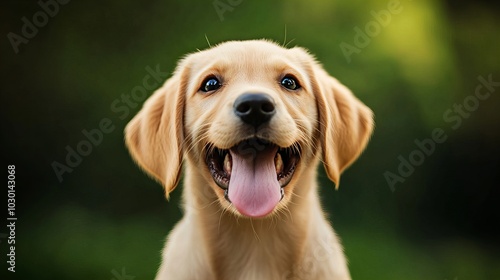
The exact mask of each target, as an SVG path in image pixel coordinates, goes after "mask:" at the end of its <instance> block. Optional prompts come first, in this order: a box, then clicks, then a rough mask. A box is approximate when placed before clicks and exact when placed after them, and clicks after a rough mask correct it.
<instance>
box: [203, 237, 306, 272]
mask: <svg viewBox="0 0 500 280" xmlns="http://www.w3.org/2000/svg"><path fill="white" fill-rule="evenodd" d="M253 238H254V239H253V240H246V239H245V238H243V239H242V240H239V241H235V243H234V244H233V245H230V244H228V243H227V242H224V241H223V242H221V243H222V244H220V247H219V248H220V249H219V250H218V251H216V252H214V254H213V255H212V264H213V267H214V271H215V273H216V275H217V279H221V280H225V279H228V280H229V279H231V280H236V279H237V280H247V279H248V280H251V279H252V280H253V279H289V278H288V277H289V276H291V275H293V268H294V267H296V264H297V255H298V254H299V250H298V248H297V247H296V246H294V245H296V244H293V243H290V240H289V239H288V238H281V239H280V238H272V239H267V240H257V239H256V238H257V237H253Z"/></svg>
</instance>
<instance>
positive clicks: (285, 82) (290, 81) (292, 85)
mask: <svg viewBox="0 0 500 280" xmlns="http://www.w3.org/2000/svg"><path fill="white" fill-rule="evenodd" d="M280 84H281V85H282V86H283V87H285V88H287V89H289V90H297V89H299V88H300V85H299V83H298V82H297V81H296V80H295V78H293V77H292V76H285V77H284V78H283V79H281V82H280Z"/></svg>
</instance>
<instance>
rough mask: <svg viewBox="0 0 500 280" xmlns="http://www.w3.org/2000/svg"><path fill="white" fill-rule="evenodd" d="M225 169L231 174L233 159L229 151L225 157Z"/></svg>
mask: <svg viewBox="0 0 500 280" xmlns="http://www.w3.org/2000/svg"><path fill="white" fill-rule="evenodd" d="M224 171H226V173H227V175H231V160H230V159H229V153H227V154H226V156H225V157H224Z"/></svg>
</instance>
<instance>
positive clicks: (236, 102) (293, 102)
mask: <svg viewBox="0 0 500 280" xmlns="http://www.w3.org/2000/svg"><path fill="white" fill-rule="evenodd" d="M301 55H304V54H303V53H302V54H301ZM301 55H298V54H297V50H287V49H283V48H281V47H278V46H276V45H274V44H270V43H263V42H251V43H246V44H245V45H244V46H242V45H241V43H239V42H232V43H226V44H223V45H220V46H218V47H216V48H213V49H210V50H207V51H204V52H201V53H197V54H194V55H192V56H191V57H188V59H187V60H188V61H187V63H189V65H190V69H191V71H190V74H189V76H190V78H189V83H188V87H187V95H186V108H185V126H184V130H185V133H186V139H187V143H188V144H189V146H190V148H189V149H188V151H189V153H190V156H192V158H194V159H195V161H196V162H197V164H198V166H199V167H201V168H200V169H201V171H202V173H203V174H204V176H205V178H206V180H207V181H208V182H210V186H211V187H212V189H213V191H214V192H216V193H217V194H218V197H219V201H220V203H221V204H222V205H223V207H226V208H228V209H231V210H236V211H235V213H240V214H243V215H245V216H249V217H262V216H266V215H268V214H269V213H271V212H272V211H273V210H277V209H278V208H279V206H282V205H285V204H286V202H287V200H289V199H290V197H291V196H292V192H293V189H294V185H295V184H294V183H295V179H296V178H297V177H298V176H299V174H300V172H301V166H302V164H303V161H308V160H310V157H311V156H312V155H313V154H314V153H315V151H313V147H316V146H317V145H316V144H317V143H316V142H315V139H317V138H318V137H314V136H315V135H314V134H315V132H317V131H318V121H317V120H318V116H317V115H318V114H317V106H316V99H315V97H314V94H313V92H312V88H311V79H310V77H309V75H310V73H308V72H307V70H306V69H307V65H304V62H303V61H301V60H300V58H301V57H302V56H301ZM316 134H317V133H316ZM304 157H305V158H304Z"/></svg>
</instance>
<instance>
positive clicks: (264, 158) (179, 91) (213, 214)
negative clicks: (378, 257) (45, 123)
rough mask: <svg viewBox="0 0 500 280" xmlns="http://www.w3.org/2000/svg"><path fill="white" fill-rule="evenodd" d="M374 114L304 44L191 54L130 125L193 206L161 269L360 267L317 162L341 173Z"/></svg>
mask: <svg viewBox="0 0 500 280" xmlns="http://www.w3.org/2000/svg"><path fill="white" fill-rule="evenodd" d="M372 129H373V116H372V112H371V111H370V109H369V108H368V107H366V106H365V105H364V104H363V103H361V102H360V101H359V100H358V99H357V98H356V97H354V95H353V94H352V93H351V92H350V91H349V89H347V88H346V87H345V86H344V85H342V84H341V83H339V82H338V81H337V80H336V79H334V78H332V77H331V76H329V75H328V74H327V73H326V72H325V70H323V68H322V67H321V65H320V64H319V63H318V62H316V61H315V59H314V58H313V57H312V56H311V55H310V54H309V53H308V52H307V51H306V50H305V49H303V48H300V47H295V48H292V49H286V48H283V47H281V46H278V45H276V44H274V43H272V42H269V41H265V40H252V41H230V42H225V43H222V44H220V45H217V46H215V47H212V48H210V49H208V50H204V51H199V52H197V53H193V54H190V55H188V56H186V57H185V58H184V59H182V60H181V61H180V62H179V64H178V66H177V68H176V70H175V72H174V74H173V76H172V77H171V78H169V79H168V80H167V81H166V82H165V84H164V85H163V86H162V87H161V88H160V89H158V90H157V91H156V92H155V93H154V94H153V95H152V96H151V97H150V98H149V99H148V100H147V101H146V102H145V104H144V106H143V108H142V109H141V111H140V112H139V113H138V114H137V115H136V116H135V117H134V118H133V119H132V120H131V121H130V123H129V124H128V125H127V127H126V129H125V138H126V145H127V147H128V149H129V150H130V153H131V155H132V157H133V159H134V160H135V161H136V162H137V164H138V165H139V166H140V167H141V168H142V169H143V170H144V171H145V172H146V173H147V174H149V175H150V176H151V177H153V178H154V179H156V180H157V181H158V182H160V183H161V184H162V185H163V186H164V187H165V193H166V196H167V198H168V195H169V193H170V192H171V191H172V190H173V189H174V188H175V187H176V186H177V184H178V182H179V179H180V177H181V173H182V168H181V166H182V165H184V189H183V205H184V212H185V213H184V217H183V218H182V220H181V221H180V222H179V223H178V224H177V225H176V226H175V228H174V229H173V230H172V232H171V233H170V234H169V236H168V238H167V241H166V245H165V248H164V250H163V260H162V264H161V266H160V268H159V271H158V273H157V277H156V279H158V280H160V279H162V280H163V279H209V280H212V279H213V280H235V279H255V280H262V279H273V280H274V279H314V280H320V279H327V280H335V279H342V280H345V279H350V275H349V271H348V269H347V265H346V259H345V257H344V254H343V251H342V247H341V245H340V243H339V241H338V239H337V237H336V235H335V233H334V231H333V229H332V227H331V226H330V224H329V222H328V221H327V219H326V218H325V214H324V213H323V211H322V209H321V206H320V199H319V197H318V192H317V181H316V170H317V167H318V165H319V163H320V161H322V162H323V164H324V167H325V170H326V173H327V175H328V177H329V178H330V179H331V180H332V181H333V182H334V183H335V184H336V185H337V186H338V184H339V177H340V174H341V173H342V171H343V170H345V169H346V168H347V167H348V166H349V165H350V164H351V163H352V162H353V161H354V160H355V159H356V158H357V157H358V156H359V155H360V153H361V152H362V151H363V149H364V148H365V146H366V144H367V142H368V140H369V137H370V135H371V133H372Z"/></svg>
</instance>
